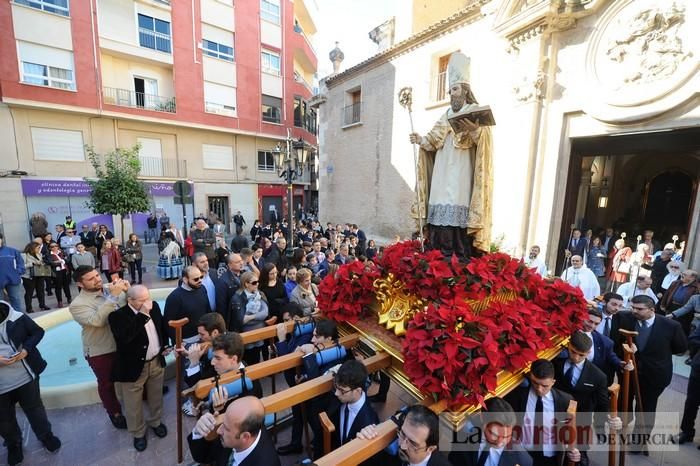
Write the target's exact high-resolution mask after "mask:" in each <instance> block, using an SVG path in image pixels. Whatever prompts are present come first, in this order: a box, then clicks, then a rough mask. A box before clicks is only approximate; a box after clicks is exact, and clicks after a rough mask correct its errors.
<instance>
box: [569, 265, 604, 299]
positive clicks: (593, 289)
mask: <svg viewBox="0 0 700 466" xmlns="http://www.w3.org/2000/svg"><path fill="white" fill-rule="evenodd" d="M561 279H562V280H564V281H565V282H567V283H568V284H569V285H571V286H575V287H577V288H580V289H581V291H583V296H584V297H585V298H586V299H587V300H588V301H592V300H593V298H595V297H596V296H598V295H599V294H600V284H599V283H598V279H597V278H596V276H595V274H594V273H593V271H592V270H591V269H589V268H588V267H586V266H585V265H583V259H582V258H581V256H571V267H569V268H568V269H566V270H565V271H564V273H563V274H562V276H561Z"/></svg>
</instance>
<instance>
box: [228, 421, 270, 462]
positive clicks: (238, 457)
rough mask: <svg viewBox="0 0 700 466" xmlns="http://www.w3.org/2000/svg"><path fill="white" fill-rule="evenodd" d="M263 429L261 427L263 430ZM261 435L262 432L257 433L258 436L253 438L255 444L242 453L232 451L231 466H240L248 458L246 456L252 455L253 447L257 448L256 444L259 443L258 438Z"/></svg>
mask: <svg viewBox="0 0 700 466" xmlns="http://www.w3.org/2000/svg"><path fill="white" fill-rule="evenodd" d="M264 428H265V427H263V429H264ZM261 435H262V431H260V432H258V436H257V437H255V442H253V444H252V445H251V446H249V447H248V448H246V449H245V450H243V451H240V452H238V451H234V452H233V463H231V464H232V465H233V466H235V465H238V464H241V463H242V462H243V461H244V460H245V459H246V458H248V455H250V454H251V453H253V450H255V447H257V446H258V443H259V442H260V436H261Z"/></svg>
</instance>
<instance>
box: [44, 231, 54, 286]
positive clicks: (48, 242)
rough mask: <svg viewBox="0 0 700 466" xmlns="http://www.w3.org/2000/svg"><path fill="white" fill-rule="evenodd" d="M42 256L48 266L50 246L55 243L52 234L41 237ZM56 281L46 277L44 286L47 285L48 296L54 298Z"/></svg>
mask: <svg viewBox="0 0 700 466" xmlns="http://www.w3.org/2000/svg"><path fill="white" fill-rule="evenodd" d="M41 241H42V243H41V255H42V256H43V258H44V263H46V264H48V263H49V253H50V252H51V249H50V246H51V243H53V236H52V235H51V233H48V232H47V233H45V234H44V236H42V237H41ZM53 282H54V279H53V277H46V278H44V284H45V285H46V296H53V292H52V291H51V290H53V288H54V284H53Z"/></svg>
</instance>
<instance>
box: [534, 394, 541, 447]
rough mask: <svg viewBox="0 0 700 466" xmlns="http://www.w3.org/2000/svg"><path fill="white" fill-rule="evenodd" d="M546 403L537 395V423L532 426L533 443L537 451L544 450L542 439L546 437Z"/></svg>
mask: <svg viewBox="0 0 700 466" xmlns="http://www.w3.org/2000/svg"><path fill="white" fill-rule="evenodd" d="M543 411H544V404H543V403H542V397H541V396H538V397H537V403H535V423H534V425H533V426H532V431H533V443H534V447H535V448H534V449H535V451H542V441H543V438H544V435H543V434H544V431H543V425H544V415H543Z"/></svg>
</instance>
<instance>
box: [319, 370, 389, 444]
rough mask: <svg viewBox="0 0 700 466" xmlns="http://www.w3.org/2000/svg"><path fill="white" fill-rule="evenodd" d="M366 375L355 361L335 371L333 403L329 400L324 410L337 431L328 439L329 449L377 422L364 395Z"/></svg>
mask: <svg viewBox="0 0 700 466" xmlns="http://www.w3.org/2000/svg"><path fill="white" fill-rule="evenodd" d="M368 375H369V374H368V373H367V368H366V367H365V365H364V364H363V363H361V362H360V361H356V360H354V359H352V360H350V361H345V362H344V363H343V364H342V365H341V366H340V368H339V369H338V373H337V374H336V375H335V381H334V385H333V387H334V389H333V394H334V395H335V399H334V400H331V403H330V405H329V407H328V410H327V413H328V416H329V418H330V420H331V421H332V422H333V425H334V426H335V427H336V429H335V432H334V433H333V435H332V437H331V449H336V448H338V447H340V446H342V445H344V444H346V443H347V442H349V441H350V440H352V439H354V438H355V436H356V435H357V433H358V432H359V431H360V430H362V429H363V428H364V427H366V426H368V425H371V424H377V423H378V422H379V418H378V417H377V413H376V412H375V411H374V409H373V408H372V405H371V403H370V402H369V401H368V400H367V396H366V393H365V387H366V386H367V382H368V379H367V377H368ZM324 453H326V454H328V453H330V452H327V451H326V452H324Z"/></svg>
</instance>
